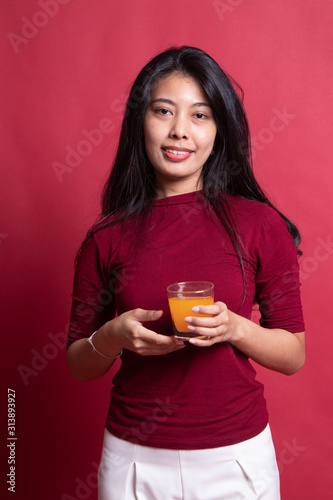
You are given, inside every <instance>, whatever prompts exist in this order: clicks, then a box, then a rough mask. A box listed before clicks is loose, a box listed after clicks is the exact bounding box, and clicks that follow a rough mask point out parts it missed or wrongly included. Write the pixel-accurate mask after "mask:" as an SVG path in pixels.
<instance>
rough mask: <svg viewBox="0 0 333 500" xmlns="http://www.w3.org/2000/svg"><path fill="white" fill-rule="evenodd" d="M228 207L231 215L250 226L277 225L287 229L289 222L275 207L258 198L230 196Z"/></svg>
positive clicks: (266, 226)
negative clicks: (287, 222)
mask: <svg viewBox="0 0 333 500" xmlns="http://www.w3.org/2000/svg"><path fill="white" fill-rule="evenodd" d="M227 200H228V207H229V210H230V212H231V215H232V217H233V219H234V220H235V222H236V223H238V224H240V225H242V226H247V227H248V228H251V227H255V228H256V230H258V228H259V227H262V226H263V227H265V228H269V227H272V226H274V227H276V228H281V229H286V230H287V231H288V228H287V224H286V222H285V221H284V220H283V218H282V217H281V215H280V214H279V213H278V212H277V211H276V210H274V208H272V207H270V206H269V205H267V203H263V202H260V201H256V200H249V199H247V198H244V197H242V196H229V197H228V199H227Z"/></svg>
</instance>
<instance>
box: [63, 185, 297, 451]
mask: <svg viewBox="0 0 333 500" xmlns="http://www.w3.org/2000/svg"><path fill="white" fill-rule="evenodd" d="M229 202H230V207H231V213H232V216H233V219H234V222H235V224H236V226H237V228H238V232H239V235H240V237H241V239H242V242H243V246H244V248H243V250H242V253H243V262H244V268H245V274H246V284H245V285H244V281H243V276H242V271H241V266H240V263H239V259H238V256H237V253H236V251H235V249H234V246H233V244H232V242H231V240H230V237H229V236H228V234H227V232H226V230H225V229H224V228H223V227H222V225H221V223H220V222H219V220H218V218H217V217H216V215H215V214H214V213H213V211H212V210H208V209H207V206H206V203H205V201H204V199H203V196H202V192H200V191H199V192H197V193H196V192H194V193H187V194H183V195H178V196H172V197H169V198H165V199H161V200H157V201H155V203H154V205H153V208H152V210H151V212H150V215H149V217H148V219H147V222H146V226H145V229H146V230H145V231H142V230H140V228H139V226H136V224H135V223H134V222H133V221H129V222H128V223H127V225H126V226H125V227H123V225H122V224H121V223H117V224H115V225H112V226H109V227H107V228H104V229H101V230H100V231H98V232H96V233H95V234H94V235H93V236H92V237H90V239H89V240H88V241H87V242H86V243H85V244H84V246H83V248H82V250H81V253H80V255H79V258H78V262H77V266H76V273H75V280H74V292H73V305H72V315H71V324H72V326H71V329H70V333H69V338H68V345H70V343H72V342H73V341H75V340H77V339H78V338H82V337H87V336H89V335H91V333H92V332H94V331H95V330H97V329H98V328H99V327H100V326H101V325H102V324H104V323H105V322H106V321H108V320H110V319H112V318H113V317H114V316H115V314H118V315H120V314H121V313H123V312H125V311H128V310H131V309H135V308H137V307H140V308H143V309H155V310H159V309H162V310H163V311H164V314H163V316H162V318H161V319H160V320H158V321H156V322H150V323H145V326H147V327H148V328H150V329H152V330H154V331H156V332H157V333H160V334H163V335H172V334H173V331H172V322H171V317H170V312H169V307H168V300H167V294H166V287H167V286H168V285H169V284H171V283H174V282H177V281H188V280H189V281H197V280H205V281H212V282H213V283H214V285H215V301H222V302H225V303H226V304H227V306H228V308H229V309H230V310H231V311H234V312H235V313H237V314H240V315H242V316H244V317H246V318H250V317H251V312H252V309H253V304H254V302H255V301H256V302H258V303H259V307H260V310H261V315H262V318H261V324H262V326H264V327H267V328H282V329H285V330H288V331H290V332H293V333H296V332H301V331H304V323H303V317H302V307H301V302H300V293H299V277H298V261H297V254H296V250H295V247H294V245H293V241H292V238H291V236H290V234H289V232H288V230H287V226H286V223H285V222H284V220H283V219H282V218H281V217H280V216H279V215H278V214H277V213H276V212H275V210H273V209H271V208H270V207H268V206H267V205H266V204H262V203H259V202H255V201H249V200H246V199H244V198H241V197H230V199H229ZM141 229H142V228H141ZM244 286H245V288H244ZM244 291H245V293H244ZM267 422H268V414H267V409H266V403H265V399H264V396H263V386H262V384H261V383H260V382H258V381H257V380H256V373H255V370H254V368H253V367H252V365H251V363H250V361H249V359H248V358H247V356H245V355H244V354H242V353H241V352H240V351H239V350H238V349H236V348H234V347H233V346H232V345H231V344H230V343H228V342H225V343H219V344H215V345H213V346H211V347H208V348H199V347H195V346H193V345H187V346H186V347H185V348H184V349H181V350H180V351H177V352H174V353H170V354H167V355H164V356H141V355H138V354H135V353H134V352H131V351H127V350H125V351H124V353H123V355H122V362H121V366H120V368H119V371H118V372H117V374H116V375H115V377H114V378H113V387H112V390H111V404H110V409H109V412H108V416H107V421H106V427H107V429H108V430H109V431H110V432H111V433H113V434H114V435H115V436H117V437H120V438H122V439H126V440H129V441H132V442H137V443H139V444H142V445H147V446H152V447H159V448H170V449H203V448H215V447H219V446H225V445H230V444H235V443H238V442H240V441H243V440H246V439H250V438H251V437H254V436H255V435H257V434H258V433H259V432H261V431H262V430H263V429H264V428H265V426H266V425H267Z"/></svg>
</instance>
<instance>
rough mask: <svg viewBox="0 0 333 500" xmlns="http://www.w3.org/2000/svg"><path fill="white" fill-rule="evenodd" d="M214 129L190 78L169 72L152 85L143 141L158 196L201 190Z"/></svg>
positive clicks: (206, 105)
mask: <svg viewBox="0 0 333 500" xmlns="http://www.w3.org/2000/svg"><path fill="white" fill-rule="evenodd" d="M216 130H217V129H216V123H215V120H214V117H213V112H212V109H211V107H210V105H209V101H208V98H207V96H206V94H205V93H204V91H203V89H202V88H201V86H200V85H199V84H198V83H197V81H196V80H194V79H193V78H192V77H189V76H185V75H183V74H180V73H172V74H171V75H169V76H167V77H165V78H164V79H162V80H160V81H159V82H158V83H157V84H156V85H155V87H154V88H153V91H152V94H151V98H150V103H149V106H148V109H147V111H146V114H145V119H144V138H145V147H146V152H147V156H148V158H149V160H150V162H151V164H152V165H153V167H154V171H155V177H156V180H157V184H158V187H159V191H160V192H159V197H164V196H172V195H175V194H181V193H187V192H191V191H195V190H196V189H197V188H199V189H200V188H201V187H202V183H201V181H200V175H201V171H202V167H203V165H204V163H205V162H206V160H207V159H208V158H209V155H210V154H211V153H212V150H213V147H214V140H215V136H216Z"/></svg>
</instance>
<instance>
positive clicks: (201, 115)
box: [194, 113, 207, 120]
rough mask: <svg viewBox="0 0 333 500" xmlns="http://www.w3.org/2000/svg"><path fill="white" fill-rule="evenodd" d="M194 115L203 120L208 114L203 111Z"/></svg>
mask: <svg viewBox="0 0 333 500" xmlns="http://www.w3.org/2000/svg"><path fill="white" fill-rule="evenodd" d="M194 116H195V117H196V118H198V119H199V120H203V119H204V118H207V115H204V114H203V113H196V114H195V115H194Z"/></svg>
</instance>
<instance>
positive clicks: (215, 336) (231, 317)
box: [185, 302, 237, 346]
mask: <svg viewBox="0 0 333 500" xmlns="http://www.w3.org/2000/svg"><path fill="white" fill-rule="evenodd" d="M192 310H193V312H195V313H196V314H205V315H206V314H209V315H211V317H207V316H198V317H197V316H188V317H186V318H185V321H186V322H187V323H188V329H189V331H190V332H192V333H195V334H197V335H200V336H204V337H206V338H205V339H198V338H195V337H194V338H191V339H190V340H189V342H190V343H191V344H194V345H197V346H210V345H213V344H216V343H217V342H227V341H229V342H232V340H233V339H235V338H236V331H237V315H236V314H234V313H232V312H231V311H229V309H228V308H227V306H226V305H225V304H224V303H223V302H215V303H214V304H212V305H209V306H197V307H194V308H193V309H192Z"/></svg>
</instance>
